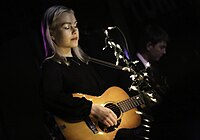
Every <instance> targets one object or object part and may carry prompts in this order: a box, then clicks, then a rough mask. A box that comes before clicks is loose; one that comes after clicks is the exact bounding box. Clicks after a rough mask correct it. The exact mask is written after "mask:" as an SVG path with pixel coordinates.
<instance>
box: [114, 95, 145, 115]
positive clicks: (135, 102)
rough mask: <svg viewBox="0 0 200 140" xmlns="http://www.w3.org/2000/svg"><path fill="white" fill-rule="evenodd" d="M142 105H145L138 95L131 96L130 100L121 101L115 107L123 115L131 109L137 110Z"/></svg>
mask: <svg viewBox="0 0 200 140" xmlns="http://www.w3.org/2000/svg"><path fill="white" fill-rule="evenodd" d="M143 104H145V102H144V100H143V98H142V97H141V94H139V95H138V96H133V97H131V98H128V99H126V100H123V101H121V102H118V103H117V105H118V106H119V107H120V109H121V110H122V112H123V113H124V112H126V111H129V110H131V109H133V108H137V107H139V106H141V105H143Z"/></svg>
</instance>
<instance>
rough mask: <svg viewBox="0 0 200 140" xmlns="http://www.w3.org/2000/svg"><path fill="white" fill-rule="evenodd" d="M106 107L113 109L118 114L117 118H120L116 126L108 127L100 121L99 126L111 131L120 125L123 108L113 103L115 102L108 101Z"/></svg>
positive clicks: (104, 130)
mask: <svg viewBox="0 0 200 140" xmlns="http://www.w3.org/2000/svg"><path fill="white" fill-rule="evenodd" d="M105 107H107V108H109V109H111V110H112V111H113V112H114V113H115V114H116V115H117V118H118V121H117V125H115V126H111V127H107V126H105V125H104V124H102V123H100V122H99V123H98V124H99V128H100V129H101V130H102V131H103V132H106V133H109V132H112V131H114V130H115V129H116V128H117V127H118V126H119V125H120V123H121V119H120V116H121V110H120V109H119V107H118V106H117V105H116V104H113V103H108V104H106V105H105Z"/></svg>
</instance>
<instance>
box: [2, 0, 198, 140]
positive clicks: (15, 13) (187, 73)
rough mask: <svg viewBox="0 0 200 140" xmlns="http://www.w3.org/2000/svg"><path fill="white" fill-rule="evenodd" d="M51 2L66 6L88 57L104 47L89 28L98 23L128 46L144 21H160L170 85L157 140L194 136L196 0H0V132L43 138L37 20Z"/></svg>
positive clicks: (5, 136)
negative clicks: (116, 32) (117, 31)
mask: <svg viewBox="0 0 200 140" xmlns="http://www.w3.org/2000/svg"><path fill="white" fill-rule="evenodd" d="M53 4H63V5H66V6H70V7H72V8H73V9H74V11H75V14H76V17H77V20H78V22H79V28H80V44H81V46H82V47H83V49H84V50H85V51H87V53H88V54H90V55H91V56H93V57H101V55H103V54H104V52H102V51H101V49H102V47H104V45H105V44H104V42H103V39H104V38H103V36H102V33H100V32H98V33H97V31H101V29H104V28H105V27H108V26H118V27H119V28H120V29H121V30H122V31H123V33H124V34H125V36H126V39H127V42H128V49H129V50H130V54H132V53H133V52H134V48H135V47H136V46H137V40H138V35H139V33H140V30H141V29H142V28H143V26H144V25H145V24H146V23H149V22H156V23H157V24H159V25H160V26H162V27H163V28H164V29H165V30H166V31H167V32H168V33H169V37H170V42H169V44H168V48H167V54H166V56H164V57H163V58H162V59H161V61H160V66H161V68H162V69H163V71H164V72H165V73H166V75H167V77H168V81H169V85H170V89H171V90H170V93H169V95H168V97H167V98H168V99H167V100H166V102H165V103H164V105H163V110H162V111H161V112H162V115H161V118H160V124H159V125H158V130H157V131H158V132H157V133H156V134H157V135H158V138H159V139H162V140H163V139H171V140H172V139H178V138H185V139H188V140H199V139H200V136H199V134H200V133H199V132H200V128H199V125H200V119H199V118H200V115H199V114H200V109H199V107H200V103H199V102H200V101H199V99H200V95H199V93H200V91H199V89H200V86H199V78H200V77H199V68H198V67H199V64H200V36H199V33H200V29H199V24H200V10H199V9H200V2H199V1H198V0H62V1H59V0H57V1H56V0H51V1H45V0H40V1H39V0H35V1H14V0H6V1H1V4H0V5H1V6H0V7H1V8H0V9H1V11H0V14H1V32H0V33H1V38H0V47H1V56H0V57H1V59H0V60H1V83H2V84H1V87H2V88H1V92H0V94H1V98H0V103H1V108H0V109H1V115H0V118H1V122H0V126H1V127H0V139H6V140H15V139H29V140H36V139H37V140H38V139H41V140H42V139H45V138H46V137H45V131H44V126H43V117H42V116H43V110H42V109H43V108H42V105H41V100H40V94H39V77H40V71H39V66H40V63H41V61H42V59H43V58H44V50H43V46H42V38H41V34H40V20H41V17H42V14H43V12H44V10H46V8H47V7H49V6H51V5H53ZM97 50H98V51H100V52H98V51H97ZM105 55H106V56H105V57H108V56H109V55H110V54H105ZM102 59H104V58H102Z"/></svg>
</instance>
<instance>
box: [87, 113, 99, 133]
mask: <svg viewBox="0 0 200 140" xmlns="http://www.w3.org/2000/svg"><path fill="white" fill-rule="evenodd" d="M85 122H86V124H87V126H88V127H89V128H90V129H91V130H92V132H93V133H94V134H97V133H98V130H97V128H96V126H95V124H94V123H93V122H92V120H91V119H90V117H87V118H86V119H85Z"/></svg>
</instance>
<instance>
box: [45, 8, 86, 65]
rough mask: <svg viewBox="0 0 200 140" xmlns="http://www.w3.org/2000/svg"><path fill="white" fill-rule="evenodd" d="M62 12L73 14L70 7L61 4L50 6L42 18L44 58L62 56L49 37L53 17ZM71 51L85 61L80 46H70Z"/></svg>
mask: <svg viewBox="0 0 200 140" xmlns="http://www.w3.org/2000/svg"><path fill="white" fill-rule="evenodd" d="M64 12H68V13H73V14H74V11H73V10H72V9H71V8H68V7H65V6H62V5H54V6H51V7H50V8H48V9H47V10H46V11H45V13H44V16H43V20H42V22H41V31H42V37H43V43H44V49H45V57H46V59H49V58H52V57H54V56H55V55H57V56H59V57H60V58H61V59H62V56H60V55H59V54H58V53H57V52H56V44H55V43H54V42H53V41H52V39H51V35H50V29H51V27H52V25H53V24H54V21H55V19H56V18H57V17H58V16H59V15H60V14H62V13H64ZM72 51H73V52H74V55H75V56H76V57H77V58H78V59H80V60H81V61H83V62H85V57H84V56H85V53H84V52H83V50H82V49H81V48H80V46H78V47H75V48H72Z"/></svg>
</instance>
